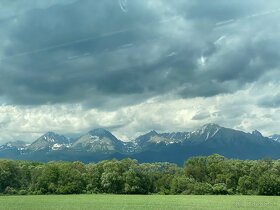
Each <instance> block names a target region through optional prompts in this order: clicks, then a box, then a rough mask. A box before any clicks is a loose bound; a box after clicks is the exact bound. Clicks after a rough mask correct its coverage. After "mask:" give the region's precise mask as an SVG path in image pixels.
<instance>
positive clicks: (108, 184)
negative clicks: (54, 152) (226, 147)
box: [0, 155, 280, 195]
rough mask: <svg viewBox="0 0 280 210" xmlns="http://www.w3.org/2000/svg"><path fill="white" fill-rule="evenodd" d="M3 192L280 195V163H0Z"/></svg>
mask: <svg viewBox="0 0 280 210" xmlns="http://www.w3.org/2000/svg"><path fill="white" fill-rule="evenodd" d="M0 193H1V194H2V195H5V194H6V195H11V194H20V195H26V194H36V195H37V194H81V193H87V194H91V193H111V194H244V195H248V194H250V195H253V194H254V195H280V160H276V161H273V160H270V159H263V160H257V161H256V160H254V161H253V160H245V161H244V160H235V159H227V158H225V157H223V156H220V155H212V156H208V157H193V158H190V159H188V160H187V161H186V162H185V165H184V167H178V166H177V165H175V164H171V163H143V164H139V163H138V162H137V161H136V160H131V159H124V160H121V161H119V160H106V161H102V162H99V163H90V164H83V163H81V162H49V163H37V162H28V161H12V160H0Z"/></svg>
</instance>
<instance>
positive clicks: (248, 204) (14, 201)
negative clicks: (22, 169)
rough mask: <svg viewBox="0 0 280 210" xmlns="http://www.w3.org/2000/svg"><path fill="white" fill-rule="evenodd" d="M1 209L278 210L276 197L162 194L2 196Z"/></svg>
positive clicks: (279, 201)
mask: <svg viewBox="0 0 280 210" xmlns="http://www.w3.org/2000/svg"><path fill="white" fill-rule="evenodd" d="M0 209H1V210H2V209H3V210H21V209H26V210H43V209H44V210H54V209H55V210H57V209H58V210H72V209H73V210H78V209H79V210H83V209H84V210H90V209H102V210H105V209H116V210H128V209H129V210H138V209H139V210H145V209H147V210H150V209H153V210H154V209H157V210H172V209H174V210H181V209H182V210H192V209H193V210H199V209H203V210H204V209H205V210H209V209H215V210H216V209H221V210H227V209H244V210H245V209H246V210H248V209H254V210H255V209H275V210H276V209H277V210H279V209H280V197H261V196H188V195H180V196H164V195H163V196H162V195H146V196H145V195H47V196H2V197H0Z"/></svg>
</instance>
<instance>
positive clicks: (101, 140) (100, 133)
mask: <svg viewBox="0 0 280 210" xmlns="http://www.w3.org/2000/svg"><path fill="white" fill-rule="evenodd" d="M123 147H124V146H123V143H122V141H120V140H118V139H117V138H116V137H115V136H114V135H113V134H112V133H110V132H109V131H107V130H105V129H102V128H98V129H94V130H91V131H89V132H88V133H87V134H85V135H83V136H81V137H80V138H79V139H78V140H77V141H76V142H75V143H74V144H73V146H72V149H74V150H83V151H87V152H99V153H114V152H122V151H123Z"/></svg>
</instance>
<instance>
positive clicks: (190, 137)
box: [0, 124, 280, 165]
mask: <svg viewBox="0 0 280 210" xmlns="http://www.w3.org/2000/svg"><path fill="white" fill-rule="evenodd" d="M214 153H218V154H220V155H223V156H226V157H228V158H238V159H260V158H272V159H276V158H280V135H272V136H269V137H264V136H263V135H262V134H261V133H260V132H259V131H256V130H255V131H253V132H252V133H246V132H243V131H239V130H234V129H230V128H225V127H221V126H219V125H217V124H206V125H204V126H202V127H201V128H200V129H198V130H195V131H191V132H172V133H157V132H156V131H151V132H149V133H146V134H144V135H141V136H139V137H137V138H136V139H134V140H132V141H129V142H124V141H121V140H120V139H118V138H116V137H115V136H114V135H113V134H112V133H111V132H109V131H108V130H105V129H102V128H98V129H93V130H91V131H89V132H88V133H86V134H84V135H82V136H80V137H79V138H76V139H73V138H68V137H65V136H63V135H60V134H57V133H54V132H48V133H46V134H44V135H43V136H41V137H39V138H38V139H36V140H35V141H34V142H33V143H31V144H27V143H26V142H23V141H15V142H8V143H6V144H4V145H2V146H0V158H9V159H16V160H32V161H43V162H47V161H52V160H63V161H76V160H78V161H82V162H86V163H87V162H96V161H101V160H105V159H112V158H116V159H122V158H133V159H137V160H138V161H139V162H173V163H177V164H179V165H182V164H183V163H184V161H185V160H186V159H187V158H189V157H192V156H201V155H211V154H214Z"/></svg>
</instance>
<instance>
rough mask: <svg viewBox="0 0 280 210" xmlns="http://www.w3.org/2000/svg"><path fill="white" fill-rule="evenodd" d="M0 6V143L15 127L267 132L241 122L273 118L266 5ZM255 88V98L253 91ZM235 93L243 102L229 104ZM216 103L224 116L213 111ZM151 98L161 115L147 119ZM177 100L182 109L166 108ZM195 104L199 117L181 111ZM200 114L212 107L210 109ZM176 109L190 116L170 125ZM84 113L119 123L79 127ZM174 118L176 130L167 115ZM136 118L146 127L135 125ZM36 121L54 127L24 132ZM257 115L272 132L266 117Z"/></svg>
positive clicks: (271, 13)
mask: <svg viewBox="0 0 280 210" xmlns="http://www.w3.org/2000/svg"><path fill="white" fill-rule="evenodd" d="M125 2H126V3H125ZM0 6H1V7H0V8H1V16H0V26H1V27H0V38H1V43H0V66H1V67H0V74H1V77H0V103H2V104H3V105H2V108H1V109H2V112H1V115H0V117H1V119H2V121H0V129H6V131H4V130H3V132H2V133H5V135H4V134H3V135H2V137H1V138H2V139H5V138H8V137H7V136H11V133H12V132H13V131H12V130H13V129H14V126H19V127H21V129H20V130H22V132H23V131H24V130H26V131H29V130H30V129H31V128H32V129H31V130H32V132H35V133H36V132H37V133H40V132H43V130H44V129H43V128H44V127H45V126H46V125H52V126H53V127H51V128H49V129H54V130H58V131H62V132H64V131H66V130H67V129H68V130H73V132H74V131H77V130H78V129H81V130H85V129H87V128H89V127H91V126H98V125H99V126H105V127H106V126H107V127H111V128H112V129H113V130H115V131H116V132H118V133H119V135H121V134H120V133H121V131H122V132H124V133H130V134H126V135H127V136H129V137H130V136H133V134H132V132H133V133H135V132H136V131H137V130H138V131H139V132H144V131H145V130H148V129H156V128H158V129H160V130H164V129H167V128H170V129H171V130H172V129H175V130H176V129H179V128H180V129H182V128H183V126H180V125H179V124H181V125H184V127H187V128H193V127H196V126H197V125H198V124H201V123H203V122H208V121H215V122H217V123H225V124H226V125H228V126H230V127H240V128H243V129H245V130H246V129H248V128H251V127H256V128H259V129H261V130H263V131H264V132H266V133H269V132H276V131H275V129H274V128H271V129H269V128H267V127H268V126H265V125H263V124H262V125H258V124H255V125H250V126H249V125H248V124H246V125H245V124H244V119H245V118H246V117H245V116H244V113H245V112H246V113H248V107H250V108H253V110H252V111H251V112H256V113H259V114H260V115H262V116H263V114H264V112H267V113H270V114H272V113H271V112H273V114H274V115H275V113H277V112H276V111H275V110H278V107H279V104H280V103H279V100H278V98H279V97H278V96H279V94H280V90H279V88H278V87H279V82H278V78H279V76H280V71H279V66H280V63H279V62H280V60H279V56H280V55H279V54H280V53H279V50H278V49H279V47H280V40H279V36H280V25H279V23H278V20H279V17H280V3H279V2H278V1H276V0H271V1H269V3H268V2H267V1H264V0H247V1H242V0H231V1H224V0H215V1H209V2H208V1H207V2H206V1H205V0H196V1H191V0H176V1H169V0H147V1H142V0H127V1H112V0H102V1H92V0H76V1H75V0H63V1H57V0H53V1H41V0H40V1H39V0H32V1H27V0H26V1H12V2H11V1H1V3H0ZM252 87H253V89H252ZM272 87H273V88H276V89H274V91H273V94H272V93H271V90H272ZM260 88H263V89H264V91H262V92H261V94H259V95H258V94H256V93H255V92H252V91H253V90H254V91H256V90H259V89H260ZM246 91H247V92H248V93H249V95H248V96H247V98H248V99H246V102H244V101H243V99H241V98H238V96H239V94H240V92H243V93H245V92H246ZM243 96H244V95H242V96H241V97H243ZM252 96H254V97H252ZM217 98H220V99H221V98H222V99H224V100H225V101H223V102H224V103H225V104H227V106H228V108H227V107H224V106H223V108H221V107H220V105H219V106H218V105H217V104H216V103H217V101H216V99H217ZM154 99H156V100H159V101H160V102H156V103H155V104H157V106H158V105H159V106H160V107H166V108H163V109H164V111H165V112H166V116H164V117H163V116H162V117H155V119H154V120H151V119H150V117H149V116H146V115H145V114H144V113H147V114H149V115H151V116H154V114H153V113H152V112H151V111H149V110H147V108H146V107H149V106H148V105H145V106H144V105H143V104H149V101H153V100H154ZM178 100H179V101H180V103H181V104H184V105H182V107H180V106H179V107H180V108H176V109H175V110H176V111H174V110H170V109H169V108H168V107H169V106H171V105H170V103H171V104H173V103H175V102H177V101H178ZM199 100H201V101H202V102H201V103H202V105H201V106H202V107H201V110H196V109H194V108H192V107H194V104H196V102H197V101H199ZM227 100H228V101H227ZM230 100H233V101H232V102H231V103H230V102H229V101H230ZM205 102H207V103H209V104H207V103H205ZM159 103H160V104H159ZM219 103H220V102H219ZM208 106H209V107H215V109H217V110H215V111H211V112H209V109H208ZM217 106H218V108H217ZM11 107H12V110H16V113H17V114H18V115H20V118H17V117H16V116H17V114H16V113H14V112H13V111H11V110H10V109H11ZM61 107H67V108H65V110H64V109H63V108H61ZM69 107H72V108H69ZM73 107H75V108H73ZM77 107H79V109H78V110H80V111H78V112H77V110H76V109H77ZM174 107H175V105H173V107H172V108H173V109H174ZM183 107H187V108H183ZM239 107H240V109H241V110H240V111H237V110H238V108H239ZM45 109H47V110H55V111H54V113H55V115H51V114H50V113H53V111H50V112H47V113H45ZM61 109H62V110H61ZM130 109H132V110H134V109H137V111H136V110H134V111H133V114H132V113H127V116H124V115H126V114H123V110H130ZM153 109H155V108H153ZM186 109H187V113H189V114H190V113H191V114H190V116H188V117H187V118H182V116H181V117H180V114H178V113H181V112H182V113H183V112H184V110H186ZM235 109H236V110H235ZM3 110H4V111H3ZM34 110H36V111H34ZM71 110H72V111H73V110H76V111H73V112H75V113H79V114H81V116H80V118H79V119H80V120H78V116H75V117H74V118H72V116H73V115H71V112H72V111H71ZM234 110H235V111H234ZM263 110H266V111H263ZM272 110H273V111H272ZM6 112H11V113H13V114H11V113H10V114H7V113H6ZM34 112H35V113H36V114H34ZM92 112H94V113H96V115H94V117H95V119H96V118H98V119H101V118H106V117H105V116H111V114H112V113H113V115H114V116H115V115H117V116H118V117H119V121H120V122H119V121H118V120H116V121H115V120H114V119H111V118H110V117H109V118H106V119H108V123H109V122H111V123H109V124H106V123H105V124H104V123H98V122H99V121H96V120H95V121H94V122H93V121H92V118H89V119H91V120H90V121H91V122H90V121H86V123H85V122H84V120H85V119H84V118H86V117H85V115H87V114H88V113H92ZM134 112H137V113H141V114H142V115H141V114H135V113H134ZM30 113H33V114H32V117H31V118H29V116H30V115H29V114H30ZM54 113H53V114H54ZM102 113H103V114H102ZM35 115H36V116H35ZM60 115H63V116H68V118H65V119H64V120H65V121H64V120H61V119H62V118H59V116H60ZM89 115H90V114H89ZM174 115H175V116H176V117H178V122H177V121H176V120H175V122H174V119H173V120H172V118H171V117H169V116H174ZM257 115H258V114H257ZM144 116H146V118H147V119H149V120H151V121H150V122H153V123H148V124H146V125H147V126H146V125H140V123H141V124H142V123H144V124H145V122H144V121H143V120H141V119H142V118H144ZM213 116H216V117H215V118H213ZM221 116H223V118H221ZM241 116H242V117H241ZM258 116H259V115H258ZM33 117H34V118H33ZM38 117H39V118H42V119H44V120H45V119H46V118H49V120H50V121H54V123H50V122H49V121H48V122H47V121H44V120H43V121H42V122H41V121H40V123H41V125H40V124H39V126H38V128H35V127H34V123H35V122H37V121H38ZM176 117H175V119H176ZM267 117H268V115H266V118H265V119H270V120H271V122H270V123H269V125H270V127H274V126H273V125H272V124H275V121H274V119H273V118H272V117H270V118H267ZM76 118H77V119H76ZM181 118H182V119H181ZM241 118H243V119H241ZM251 118H253V117H252V116H251V117H250V119H251ZM23 119H25V120H27V121H28V125H26V127H25V126H24V125H25V124H24V123H23V121H24V120H23ZM58 119H60V120H58ZM71 119H72V120H74V122H75V123H77V125H76V124H75V123H74V124H73V122H72V121H71ZM179 119H181V120H182V122H179ZM186 119H187V122H188V123H187V124H188V125H187V124H186V123H184V122H185V121H186ZM67 120H68V121H67ZM14 121H16V122H14ZM101 121H102V120H101ZM136 121H139V125H137V126H136V125H135V123H136ZM55 122H57V123H55ZM63 122H65V123H64V124H63ZM67 122H69V124H71V125H72V127H71V126H68V127H67V124H68V123H67ZM161 122H171V125H168V123H167V125H166V126H163V124H162V123H161ZM176 122H177V123H176ZM265 122H266V123H268V121H267V120H266V121H265ZM83 123H85V124H83ZM62 124H63V125H62ZM78 124H79V126H78ZM136 124H137V123H136ZM131 125H135V126H134V127H133V126H131ZM129 130H131V132H129ZM68 132H69V131H68ZM279 132H280V131H279ZM23 136H24V135H22V137H23ZM20 137H21V136H20ZM13 138H14V137H13ZM23 138H24V137H23Z"/></svg>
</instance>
